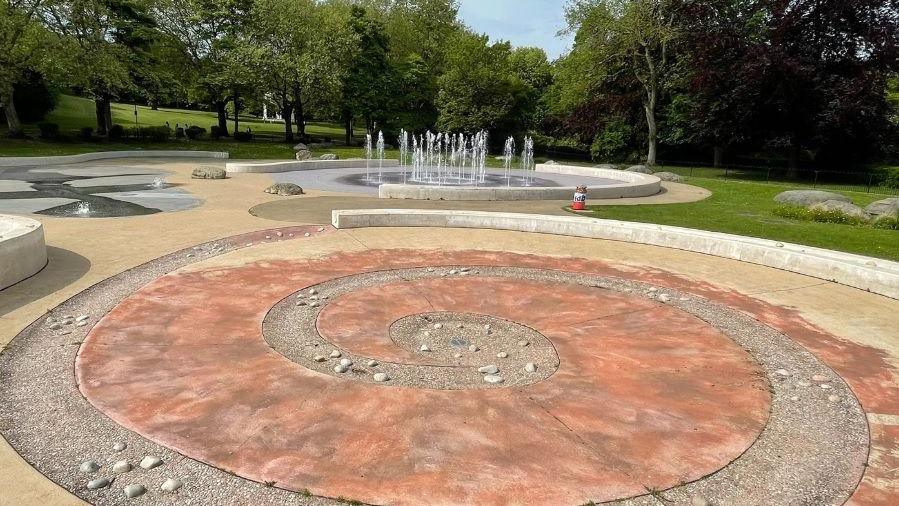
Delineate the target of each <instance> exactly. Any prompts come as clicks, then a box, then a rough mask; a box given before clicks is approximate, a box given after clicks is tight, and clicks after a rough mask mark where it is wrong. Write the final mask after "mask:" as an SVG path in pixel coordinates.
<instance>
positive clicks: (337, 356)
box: [331, 350, 341, 358]
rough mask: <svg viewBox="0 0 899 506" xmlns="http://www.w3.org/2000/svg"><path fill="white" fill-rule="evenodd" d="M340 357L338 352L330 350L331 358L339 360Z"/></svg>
mask: <svg viewBox="0 0 899 506" xmlns="http://www.w3.org/2000/svg"><path fill="white" fill-rule="evenodd" d="M340 355H341V353H340V350H332V351H331V358H340Z"/></svg>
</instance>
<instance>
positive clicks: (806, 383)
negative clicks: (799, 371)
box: [796, 380, 812, 387]
mask: <svg viewBox="0 0 899 506" xmlns="http://www.w3.org/2000/svg"><path fill="white" fill-rule="evenodd" d="M796 385H797V386H800V387H810V386H812V382H811V381H805V380H800V381H797V382H796Z"/></svg>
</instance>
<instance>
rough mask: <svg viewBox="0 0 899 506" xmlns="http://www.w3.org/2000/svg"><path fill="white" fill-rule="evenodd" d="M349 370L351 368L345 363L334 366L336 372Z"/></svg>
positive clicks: (341, 372) (340, 372)
mask: <svg viewBox="0 0 899 506" xmlns="http://www.w3.org/2000/svg"><path fill="white" fill-rule="evenodd" d="M349 370H350V369H349V367H347V366H345V365H340V364H338V365H336V366H334V372H336V373H339V374H343V373H345V372H347V371H349Z"/></svg>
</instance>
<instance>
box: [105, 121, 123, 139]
mask: <svg viewBox="0 0 899 506" xmlns="http://www.w3.org/2000/svg"><path fill="white" fill-rule="evenodd" d="M123 137H125V127H123V126H122V125H119V124H118V123H117V124H115V125H112V127H111V128H110V129H109V140H113V141H117V140H119V139H121V138H123Z"/></svg>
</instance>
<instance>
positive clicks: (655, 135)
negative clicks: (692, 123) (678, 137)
mask: <svg viewBox="0 0 899 506" xmlns="http://www.w3.org/2000/svg"><path fill="white" fill-rule="evenodd" d="M643 108H644V109H645V110H646V127H647V144H648V149H647V153H646V165H649V166H650V167H652V166H653V165H655V164H656V149H657V147H658V139H659V128H658V125H657V124H656V93H655V90H653V91H651V92H649V93H648V96H647V101H646V103H645V104H644V106H643Z"/></svg>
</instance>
